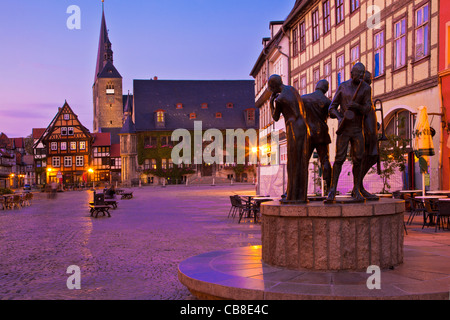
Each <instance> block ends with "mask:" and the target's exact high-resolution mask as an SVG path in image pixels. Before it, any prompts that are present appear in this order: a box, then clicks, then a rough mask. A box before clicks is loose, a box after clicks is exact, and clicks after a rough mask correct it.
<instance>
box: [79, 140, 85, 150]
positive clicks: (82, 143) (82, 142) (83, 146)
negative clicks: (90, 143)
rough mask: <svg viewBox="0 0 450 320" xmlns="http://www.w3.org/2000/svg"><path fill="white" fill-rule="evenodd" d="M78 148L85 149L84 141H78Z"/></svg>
mask: <svg viewBox="0 0 450 320" xmlns="http://www.w3.org/2000/svg"><path fill="white" fill-rule="evenodd" d="M80 150H86V141H80Z"/></svg>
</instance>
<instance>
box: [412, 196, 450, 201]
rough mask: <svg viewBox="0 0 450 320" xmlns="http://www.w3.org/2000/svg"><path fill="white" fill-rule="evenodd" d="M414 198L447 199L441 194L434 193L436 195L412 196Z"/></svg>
mask: <svg viewBox="0 0 450 320" xmlns="http://www.w3.org/2000/svg"><path fill="white" fill-rule="evenodd" d="M414 198H415V199H421V200H426V199H432V200H433V199H439V200H440V199H448V197H447V196H442V195H436V196H417V197H414Z"/></svg>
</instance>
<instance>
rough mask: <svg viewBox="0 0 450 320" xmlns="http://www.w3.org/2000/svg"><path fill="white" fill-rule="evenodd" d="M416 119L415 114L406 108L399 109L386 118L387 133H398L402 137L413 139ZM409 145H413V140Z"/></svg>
mask: <svg viewBox="0 0 450 320" xmlns="http://www.w3.org/2000/svg"><path fill="white" fill-rule="evenodd" d="M415 120H416V115H415V114H413V113H411V112H410V111H408V110H406V109H398V110H397V111H395V112H394V113H393V114H391V115H390V116H389V117H387V118H386V119H385V132H386V135H387V136H388V135H396V136H398V137H400V138H404V139H409V140H410V141H412V131H413V130H414V124H415ZM379 122H380V121H379ZM408 146H409V147H410V146H411V142H410V143H409V145H408Z"/></svg>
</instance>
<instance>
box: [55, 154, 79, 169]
mask: <svg viewBox="0 0 450 320" xmlns="http://www.w3.org/2000/svg"><path fill="white" fill-rule="evenodd" d="M61 158H62V161H63V163H62V164H63V166H64V167H72V166H73V157H52V166H53V167H54V168H60V167H61ZM75 166H77V167H83V166H84V157H83V156H76V157H75Z"/></svg>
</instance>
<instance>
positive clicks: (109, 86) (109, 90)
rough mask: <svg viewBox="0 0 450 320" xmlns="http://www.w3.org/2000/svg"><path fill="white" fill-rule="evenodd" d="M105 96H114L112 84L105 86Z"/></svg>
mask: <svg viewBox="0 0 450 320" xmlns="http://www.w3.org/2000/svg"><path fill="white" fill-rule="evenodd" d="M106 94H114V84H113V83H112V82H108V84H107V85H106Z"/></svg>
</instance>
